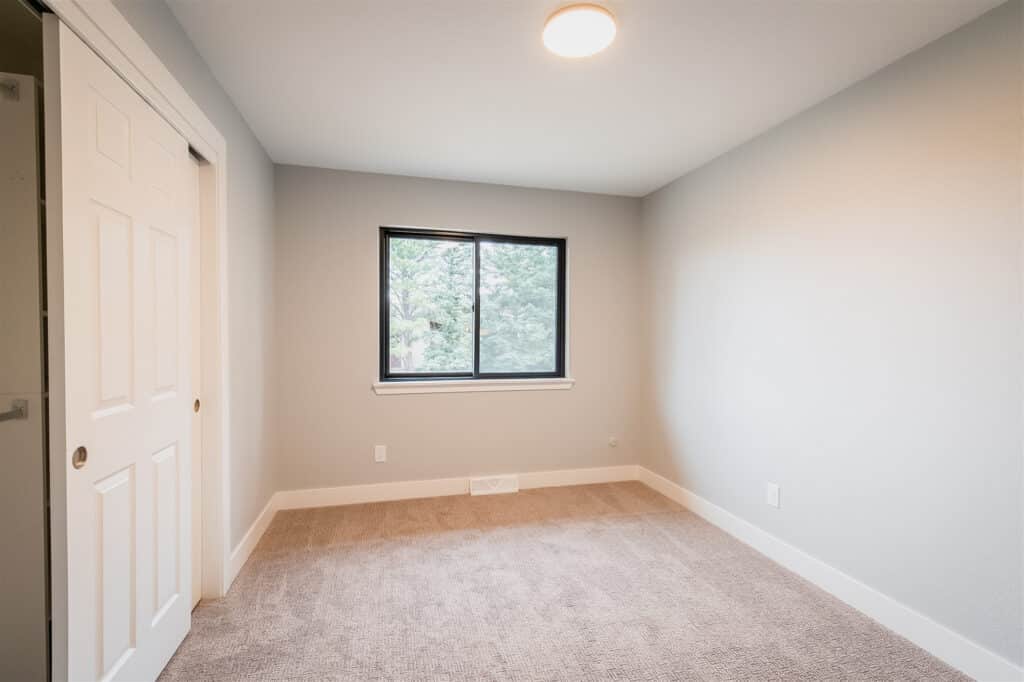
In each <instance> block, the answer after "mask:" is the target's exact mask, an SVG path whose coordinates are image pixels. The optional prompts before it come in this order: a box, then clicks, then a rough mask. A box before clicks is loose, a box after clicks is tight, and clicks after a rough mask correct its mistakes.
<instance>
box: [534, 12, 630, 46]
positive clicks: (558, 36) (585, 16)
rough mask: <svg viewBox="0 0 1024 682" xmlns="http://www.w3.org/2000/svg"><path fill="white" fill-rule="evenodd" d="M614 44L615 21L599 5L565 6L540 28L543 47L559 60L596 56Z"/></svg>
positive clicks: (609, 13)
mask: <svg viewBox="0 0 1024 682" xmlns="http://www.w3.org/2000/svg"><path fill="white" fill-rule="evenodd" d="M613 40H615V17H614V16H612V13H611V12H609V11H608V10H606V9H605V8H604V7H601V6H599V5H590V4H578V5H569V6H568V7H563V8H562V9H560V10H558V11H557V12H555V13H554V14H552V15H551V16H550V17H548V20H547V22H546V23H545V24H544V46H545V47H546V48H548V49H549V50H551V51H552V52H554V53H555V54H557V55H558V56H559V57H569V58H570V59H576V58H579V57H589V56H590V55H593V54H597V53H598V52H600V51H601V50H603V49H604V48H606V47H608V46H609V45H611V44H612V41H613Z"/></svg>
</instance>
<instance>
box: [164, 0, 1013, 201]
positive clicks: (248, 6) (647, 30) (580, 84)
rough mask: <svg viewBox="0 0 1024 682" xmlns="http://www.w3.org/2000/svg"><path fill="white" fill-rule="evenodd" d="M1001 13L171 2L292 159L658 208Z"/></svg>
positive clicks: (868, 1)
mask: <svg viewBox="0 0 1024 682" xmlns="http://www.w3.org/2000/svg"><path fill="white" fill-rule="evenodd" d="M1000 2H1001V0H607V1H606V2H603V3H602V4H604V5H605V6H606V7H608V8H609V9H610V10H611V11H612V12H614V14H615V15H616V17H617V18H618V22H619V34H618V37H617V38H616V40H615V42H614V43H613V44H612V45H611V47H610V48H608V49H607V50H606V51H604V52H602V53H600V54H598V55H596V56H595V57H592V58H589V59H584V60H565V59H561V58H558V57H555V56H554V55H552V54H550V53H548V52H547V51H545V49H544V47H543V46H542V44H541V39H540V36H541V28H542V26H543V23H544V20H545V18H546V17H547V16H548V14H550V13H551V12H552V11H553V10H555V9H557V8H558V7H560V6H562V5H564V4H568V2H566V1H562V0H333V1H330V2H327V1H318V0H304V1H303V2H290V1H286V0H219V1H217V2H213V1H211V0H168V4H169V5H170V6H171V9H172V11H173V12H174V14H175V16H177V17H178V20H179V21H180V22H181V24H182V25H183V26H184V27H185V30H186V32H187V33H188V35H189V36H190V37H191V39H192V41H193V42H194V43H195V45H196V47H197V48H198V50H199V52H200V53H201V54H202V56H203V58H204V59H205V60H206V61H207V63H209V65H210V68H211V69H212V70H213V73H214V75H215V76H216V77H217V79H218V80H219V81H220V82H221V84H222V85H223V86H224V88H225V90H227V92H228V94H229V95H230V96H231V97H232V99H233V100H234V102H235V104H236V105H237V106H238V108H239V109H240V110H241V112H242V114H243V115H244V116H245V118H246V120H247V121H248V122H249V125H250V126H252V129H253V131H254V132H255V133H256V136H257V137H258V138H259V139H260V141H261V142H262V143H263V145H264V147H265V148H266V149H267V152H268V153H269V154H270V156H271V158H273V160H274V161H275V162H277V163H287V164H298V165H306V166H323V167H327V168H341V169H349V170H359V171H370V172H377V173H393V174H399V175H415V176H424V177H434V178H447V179H455V180H471V181H478V182H491V183H501V184H508V185H522V186H528V187H547V188H553V189H569V190H581V191H587V192H601V193H608V194H624V195H630V196H642V195H645V194H647V193H649V192H651V191H653V190H655V189H657V188H658V187H661V186H662V185H664V184H666V183H668V182H670V181H671V180H673V179H674V178H676V177H678V176H680V175H682V174H683V173H685V172H687V171H689V170H691V169H693V168H695V167H697V166H699V165H701V164H703V163H705V162H707V161H708V160H710V159H712V158H714V157H715V156H718V155H719V154H721V153H722V152H725V151H726V150H728V149H730V148H732V147H734V146H736V145H737V144H740V143H741V142H743V141H745V140H748V139H750V138H751V137H754V136H756V135H757V134H759V133H761V132H763V131H765V130H766V129H768V128H770V127H772V126H773V125H775V124H777V123H779V122H781V121H783V120H785V119H786V118H788V117H790V116H792V115H793V114H795V113H797V112H799V111H801V110H803V109H806V108H807V107H809V106H811V105H813V104H815V103H817V102H819V101H821V100H822V99H824V98H826V97H828V96H829V95H831V94H833V93H835V92H837V91H839V90H841V89H842V88H844V87H846V86H848V85H850V84H851V83H854V82H856V81H857V80H860V79H861V78H863V77H865V76H867V75H869V74H871V73H873V72H874V71H876V70H878V69H879V68H881V67H882V66H885V65H886V64H889V63H891V62H893V61H895V60H896V59H898V58H899V57H901V56H903V55H905V54H907V53H909V52H911V51H913V50H914V49H916V48H918V47H920V46H922V45H924V44H925V43H927V42H930V41H931V40H934V39H935V38H937V37H939V36H941V35H943V34H945V33H947V32H949V31H951V30H952V29H954V28H957V27H958V26H961V25H963V24H965V23H967V22H968V21H970V20H971V19H973V18H975V17H977V16H979V15H980V14H982V13H984V12H985V11H986V10H988V9H990V8H992V7H995V6H996V5H998V4H1000Z"/></svg>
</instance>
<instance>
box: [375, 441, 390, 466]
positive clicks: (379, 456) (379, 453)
mask: <svg viewBox="0 0 1024 682" xmlns="http://www.w3.org/2000/svg"><path fill="white" fill-rule="evenodd" d="M373 461H374V462H386V461H388V446H387V445H374V446H373Z"/></svg>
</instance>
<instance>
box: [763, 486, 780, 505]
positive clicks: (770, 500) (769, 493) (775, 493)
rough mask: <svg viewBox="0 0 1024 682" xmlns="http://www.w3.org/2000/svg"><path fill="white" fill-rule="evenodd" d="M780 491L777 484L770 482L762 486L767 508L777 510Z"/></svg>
mask: <svg viewBox="0 0 1024 682" xmlns="http://www.w3.org/2000/svg"><path fill="white" fill-rule="evenodd" d="M781 492H782V490H781V489H780V488H779V484H778V483H772V482H770V481H767V482H765V484H764V503H765V504H767V505H768V506H769V507H775V508H776V509H778V508H779V507H780V506H782V505H781V504H780V495H781Z"/></svg>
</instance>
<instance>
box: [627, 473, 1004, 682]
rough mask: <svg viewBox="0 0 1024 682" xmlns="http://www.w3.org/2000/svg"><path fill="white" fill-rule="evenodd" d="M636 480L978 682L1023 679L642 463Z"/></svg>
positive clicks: (1001, 663)
mask: <svg viewBox="0 0 1024 682" xmlns="http://www.w3.org/2000/svg"><path fill="white" fill-rule="evenodd" d="M637 469H638V474H639V480H640V481H641V482H642V483H644V484H645V485H647V486H648V487H650V488H652V489H654V490H656V491H658V492H659V493H661V494H662V495H664V496H665V497H668V498H669V499H671V500H674V501H676V502H678V503H679V504H681V505H683V506H684V507H686V508H687V509H689V510H690V511H692V512H693V513H695V514H697V515H698V516H700V517H701V518H703V519H705V520H707V521H709V522H710V523H712V524H714V525H715V526H718V527H719V528H721V529H722V530H724V531H725V532H726V533H729V534H730V535H732V536H733V537H735V538H737V539H738V540H740V541H742V542H744V543H746V544H747V545H750V546H751V547H753V548H754V549H755V550H757V551H758V552H760V553H761V554H764V555H765V556H766V557H768V558H769V559H772V560H773V561H775V562H776V563H778V564H780V565H781V566H783V567H785V568H787V569H789V570H791V571H793V572H794V573H796V574H797V575H799V576H801V577H803V578H804V579H806V580H808V581H810V582H812V583H814V584H815V585H817V586H818V587H820V588H821V589H823V590H825V591H826V592H828V593H829V594H831V595H833V596H834V597H837V598H838V599H840V600H842V601H844V602H846V603H847V604H849V605H850V606H852V607H853V608H855V609H857V610H858V611H860V612H862V613H863V614H865V615H867V616H868V617H870V618H872V619H874V620H875V621H877V622H878V623H880V624H882V625H884V626H885V627H887V628H889V629H890V630H892V631H893V632H895V633H897V634H899V635H901V636H903V637H906V638H907V639H908V640H910V641H911V642H913V643H914V644H916V645H917V646H919V647H921V648H922V649H924V650H925V651H927V652H929V653H931V654H932V655H933V656H935V657H936V658H939V659H941V660H943V661H945V662H946V663H947V664H949V665H951V666H953V667H954V668H957V669H959V670H961V671H963V672H965V673H967V674H968V675H970V676H971V677H973V678H975V679H977V680H1022V679H1024V669H1022V668H1020V667H1018V666H1016V665H1015V664H1013V663H1012V662H1010V661H1008V660H1006V659H1004V658H1002V657H1001V656H999V655H998V654H995V653H993V652H991V651H989V650H988V649H986V648H984V647H982V646H981V645H979V644H976V643H975V642H972V641H971V640H969V639H967V638H966V637H964V636H963V635H960V634H958V633H956V632H953V631H952V630H950V629H949V628H947V627H945V626H944V625H940V624H939V623H936V622H935V621H933V620H932V619H930V618H928V617H927V616H925V615H923V614H921V613H918V612H917V611H915V610H913V609H911V608H910V607H908V606H906V605H904V604H902V603H900V602H898V601H896V600H895V599H893V598H892V597H889V596H887V595H885V594H882V593H881V592H879V591H878V590H876V589H874V588H872V587H870V586H868V585H865V584H864V583H862V582H860V581H859V580H857V579H855V578H852V577H850V576H848V575H846V574H845V573H843V572H842V571H840V570H839V569H837V568H834V567H832V566H830V565H828V564H826V563H825V562H823V561H821V560H820V559H816V558H815V557H813V556H811V555H810V554H807V553H806V552H804V551H803V550H801V549H798V548H796V547H794V546H793V545H790V544H788V543H787V542H785V541H784V540H781V539H779V538H777V537H775V536H774V535H772V534H770V533H768V532H767V531H765V530H762V529H761V528H759V527H757V526H755V525H754V524H752V523H750V522H749V521H745V520H744V519H741V518H740V517H738V516H736V515H735V514H733V513H731V512H729V511H726V510H725V509H723V508H721V507H719V506H717V505H715V504H713V503H711V502H709V501H708V500H706V499H704V498H703V497H700V496H699V495H697V494H695V493H693V492H691V491H689V490H687V489H686V488H683V487H682V486H680V485H678V484H676V483H673V482H672V481H670V480H669V479H667V478H665V477H664V476H660V475H658V474H656V473H654V472H653V471H650V470H648V469H646V468H645V467H642V466H640V467H637Z"/></svg>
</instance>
